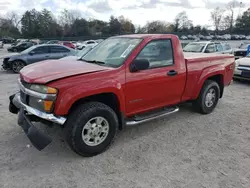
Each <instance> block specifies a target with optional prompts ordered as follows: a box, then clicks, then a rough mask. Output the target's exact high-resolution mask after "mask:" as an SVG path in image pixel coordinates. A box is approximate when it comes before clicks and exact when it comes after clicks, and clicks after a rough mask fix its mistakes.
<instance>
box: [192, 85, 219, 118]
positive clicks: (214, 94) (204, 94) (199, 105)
mask: <svg viewBox="0 0 250 188" xmlns="http://www.w3.org/2000/svg"><path fill="white" fill-rule="evenodd" d="M219 98H220V87H219V85H218V83H217V82H215V81H213V80H207V81H205V83H204V85H203V87H202V89H201V92H200V94H199V97H198V99H196V100H195V101H194V102H193V106H194V109H195V111H197V112H199V113H201V114H209V113H211V112H213V110H214V109H215V107H216V105H217V103H218V101H219Z"/></svg>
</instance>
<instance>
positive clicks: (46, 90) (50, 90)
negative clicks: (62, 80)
mask: <svg viewBox="0 0 250 188" xmlns="http://www.w3.org/2000/svg"><path fill="white" fill-rule="evenodd" d="M30 89H31V90H33V91H36V92H39V93H44V94H56V93H57V89H55V88H53V87H48V86H45V85H38V84H33V85H31V86H30Z"/></svg>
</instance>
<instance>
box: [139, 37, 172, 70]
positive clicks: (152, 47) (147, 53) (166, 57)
mask: <svg viewBox="0 0 250 188" xmlns="http://www.w3.org/2000/svg"><path fill="white" fill-rule="evenodd" d="M136 59H147V60H148V61H149V68H150V69H152V68H158V67H165V66H169V65H173V64H174V58H173V49H172V43H171V40H170V39H165V40H155V41H151V42H150V43H148V44H147V45H146V46H145V47H144V48H143V49H142V51H141V52H140V53H139V55H138V56H137V57H136Z"/></svg>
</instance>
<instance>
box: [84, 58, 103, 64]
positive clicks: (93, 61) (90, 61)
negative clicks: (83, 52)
mask: <svg viewBox="0 0 250 188" xmlns="http://www.w3.org/2000/svg"><path fill="white" fill-rule="evenodd" d="M82 60H83V61H86V62H88V63H95V64H102V65H103V64H105V62H103V61H96V60H86V59H82Z"/></svg>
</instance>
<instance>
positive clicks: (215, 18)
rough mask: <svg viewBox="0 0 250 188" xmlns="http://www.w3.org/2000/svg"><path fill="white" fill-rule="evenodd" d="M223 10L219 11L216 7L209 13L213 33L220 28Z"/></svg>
mask: <svg viewBox="0 0 250 188" xmlns="http://www.w3.org/2000/svg"><path fill="white" fill-rule="evenodd" d="M224 12H225V10H224V9H221V8H220V7H216V8H215V9H214V10H213V11H212V12H211V19H212V22H213V25H214V27H215V31H216V32H218V31H219V29H220V28H221V22H222V18H223V14H224Z"/></svg>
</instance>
